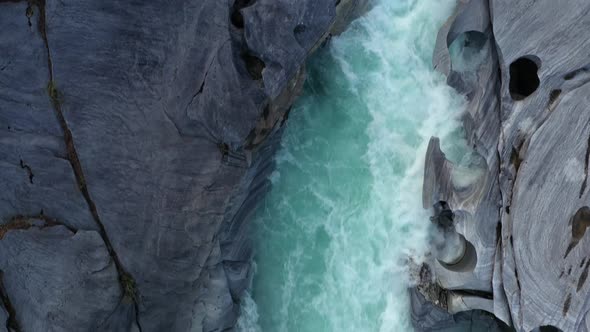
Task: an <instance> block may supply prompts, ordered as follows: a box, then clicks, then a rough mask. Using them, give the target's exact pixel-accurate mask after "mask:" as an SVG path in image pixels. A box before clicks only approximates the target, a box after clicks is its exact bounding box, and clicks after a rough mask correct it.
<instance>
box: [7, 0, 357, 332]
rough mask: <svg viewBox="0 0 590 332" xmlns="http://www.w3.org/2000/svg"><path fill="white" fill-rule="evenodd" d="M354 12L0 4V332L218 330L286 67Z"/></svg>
mask: <svg viewBox="0 0 590 332" xmlns="http://www.w3.org/2000/svg"><path fill="white" fill-rule="evenodd" d="M366 2H367V1H365V0H348V1H346V0H343V1H334V0H321V1H316V0H313V1H312V0H309V1H308V0H297V1H295V0H279V1H277V0H258V1H255V0H235V1H232V0H230V1H217V0H204V1H203V0H198V1H197V0H181V1H176V2H174V4H173V5H171V3H170V2H169V1H160V0H155V1H148V2H121V1H110V0H106V1H98V2H97V1H88V0H81V1H71V0H60V1H52V0H49V1H46V0H31V1H18V0H0V55H1V57H0V184H1V187H2V189H3V190H2V191H0V270H1V271H2V273H1V276H2V283H1V285H2V287H0V288H1V289H0V290H1V291H0V295H2V296H1V298H2V303H1V304H0V320H2V321H3V322H4V321H6V322H7V323H6V324H0V326H1V327H0V329H4V326H6V327H7V328H9V329H11V330H14V331H96V330H109V331H144V332H145V331H213V330H218V331H221V330H226V329H230V328H232V326H233V325H234V323H235V320H236V317H237V314H238V310H239V306H238V303H239V300H240V296H241V294H242V291H243V290H244V289H245V287H246V286H247V285H248V282H249V277H250V255H251V252H250V245H249V244H248V241H247V237H246V233H245V231H246V226H247V225H246V224H245V220H246V219H247V216H248V214H249V213H250V212H251V211H252V209H253V207H254V206H255V203H256V202H257V201H258V200H259V198H260V197H261V195H263V194H264V193H265V191H266V190H267V188H268V185H269V184H268V181H267V180H266V175H268V174H269V172H271V171H272V167H273V165H272V161H271V158H270V156H271V155H272V153H273V151H274V149H275V148H276V146H277V142H278V139H279V137H280V132H281V130H280V127H281V125H282V123H283V122H284V121H285V120H286V116H287V114H288V110H289V107H290V106H291V104H292V103H293V101H294V99H295V98H296V96H297V94H298V93H299V91H300V90H301V87H302V83H303V81H304V68H303V66H304V62H305V60H306V58H307V57H308V56H309V54H310V53H311V52H312V51H313V50H314V49H315V48H316V47H317V46H319V45H320V44H321V43H322V42H323V41H324V40H326V38H327V37H329V35H330V33H337V32H339V31H341V30H342V29H343V27H344V26H345V25H346V22H348V21H349V20H351V19H352V18H354V17H355V15H356V14H357V13H359V12H360V11H361V10H362V8H363V7H364V5H365V4H366Z"/></svg>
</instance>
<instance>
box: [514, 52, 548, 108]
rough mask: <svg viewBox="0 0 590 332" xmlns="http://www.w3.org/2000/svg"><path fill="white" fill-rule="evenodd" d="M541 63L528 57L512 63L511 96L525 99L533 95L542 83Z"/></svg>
mask: <svg viewBox="0 0 590 332" xmlns="http://www.w3.org/2000/svg"><path fill="white" fill-rule="evenodd" d="M538 71H539V65H538V64H537V62H535V61H533V60H532V59H530V58H528V57H522V58H519V59H517V60H516V61H514V62H513V63H511V64H510V84H509V87H508V88H509V90H510V96H511V97H512V99H514V100H523V99H525V98H526V97H528V96H530V95H532V94H533V93H534V92H535V91H537V89H538V88H539V85H540V84H541V81H540V80H539V75H538Z"/></svg>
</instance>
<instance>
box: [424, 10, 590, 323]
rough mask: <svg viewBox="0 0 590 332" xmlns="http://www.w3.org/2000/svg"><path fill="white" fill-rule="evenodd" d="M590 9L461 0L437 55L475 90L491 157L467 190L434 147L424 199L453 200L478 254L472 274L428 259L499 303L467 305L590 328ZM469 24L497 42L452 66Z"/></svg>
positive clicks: (472, 100) (443, 277)
mask: <svg viewBox="0 0 590 332" xmlns="http://www.w3.org/2000/svg"><path fill="white" fill-rule="evenodd" d="M589 10H590V4H588V3H587V2H585V1H571V2H567V3H565V2H564V3H557V2H555V1H549V0H537V1H533V0H531V1H519V2H514V1H506V0H490V1H489V4H488V1H484V0H470V1H462V2H460V4H459V5H458V7H457V10H456V13H455V15H453V17H451V18H450V19H449V21H448V22H447V24H445V26H443V28H442V29H441V31H440V33H439V38H438V42H437V47H436V51H435V55H434V64H435V68H437V69H438V70H440V71H441V72H442V73H443V74H445V75H447V77H448V82H449V84H451V85H452V86H453V87H455V88H456V89H457V90H458V91H460V92H463V93H465V94H466V95H467V98H468V100H469V104H468V107H467V110H466V112H465V115H464V118H463V123H464V127H465V129H466V134H467V139H468V142H469V144H470V145H471V146H473V148H474V151H475V152H476V153H477V154H478V155H480V156H481V157H482V159H484V160H485V164H486V167H484V168H483V170H484V174H483V175H482V176H481V177H480V178H479V180H478V181H475V182H474V183H472V184H471V185H470V186H469V188H468V190H465V189H464V190H457V186H456V183H455V182H456V181H454V180H453V176H452V174H453V167H454V166H453V165H451V164H450V163H449V162H448V161H447V160H446V159H445V158H444V154H442V152H441V151H440V150H437V149H436V148H432V149H429V154H428V156H427V166H426V170H425V175H426V176H425V184H424V197H425V201H424V204H425V206H430V205H432V203H433V202H434V201H436V200H443V199H444V200H449V204H450V205H451V208H452V209H453V210H455V211H456V213H457V214H458V216H459V217H458V221H457V222H456V225H455V227H456V230H457V232H459V233H460V234H463V235H464V236H465V238H466V239H467V240H468V241H469V242H470V243H472V244H473V246H474V248H475V250H476V253H477V266H476V268H475V269H474V272H473V273H472V274H471V275H465V273H464V271H453V269H452V268H451V269H449V267H448V266H447V267H445V266H443V265H441V264H440V263H438V262H436V261H433V262H430V264H431V265H432V266H433V267H434V270H435V272H436V273H437V278H439V280H440V284H441V285H443V286H444V288H448V289H456V290H461V289H465V290H474V288H473V286H474V285H476V284H477V283H479V282H481V283H484V284H486V285H487V288H488V289H489V290H491V292H489V290H488V293H487V294H488V295H486V296H485V297H489V296H490V295H491V298H492V301H493V305H492V306H490V305H489V304H484V303H486V301H483V302H482V300H477V301H472V302H471V303H470V301H471V300H476V299H470V301H463V303H462V305H465V309H469V308H476V309H484V310H487V311H489V312H492V313H494V314H495V315H496V316H497V317H498V318H499V319H501V320H503V321H504V322H506V323H508V324H510V325H512V326H514V328H515V329H516V330H518V331H525V332H529V331H531V330H533V329H536V328H538V327H541V326H551V327H556V328H559V329H560V330H562V331H588V330H589V329H588V319H587V315H588V312H590V307H589V305H590V303H589V299H590V296H589V294H588V292H589V286H588V285H587V284H586V279H587V275H588V266H590V263H589V261H590V254H589V253H590V247H588V246H589V245H590V244H588V241H587V239H586V236H585V230H586V227H587V226H588V225H590V221H589V220H590V218H588V217H589V215H588V208H587V206H588V199H589V196H588V188H587V185H586V182H587V179H586V177H587V171H588V167H587V165H588V163H589V161H588V158H589V157H588V151H590V148H589V143H588V136H589V135H590V133H589V132H590V127H589V126H590V125H589V123H590V118H589V116H588V114H587V112H585V111H584V110H585V109H586V107H587V105H588V95H589V92H590V90H589V89H590V87H589V85H588V84H587V83H588V82H590V67H589V66H588V65H589V62H588V57H587V54H588V52H589V51H590V41H588V38H587V31H588V28H590V19H589V18H588V15H586V14H587V12H588V11H589ZM462 33H463V34H468V35H470V36H471V37H476V38H481V37H482V36H485V38H486V39H487V40H488V42H489V43H490V45H489V46H486V47H484V48H483V49H482V51H481V52H484V53H482V54H484V55H483V57H482V58H483V59H484V61H483V62H481V63H480V64H479V65H478V66H476V67H475V69H472V70H470V71H467V72H461V71H459V70H455V69H454V67H453V61H452V59H451V56H450V53H449V51H448V47H449V46H450V45H451V43H452V42H453V41H454V40H455V39H456V38H457V36H459V35H460V34H462ZM434 142H436V141H434ZM437 146H438V145H436V146H435V147H437ZM478 166H480V165H478ZM478 169H481V167H478ZM484 179H485V180H484ZM462 193H466V194H462ZM498 221H500V223H498ZM494 228H495V229H496V230H497V231H496V232H494V231H493V229H494ZM480 264H481V265H482V266H481V267H480ZM477 290H483V289H481V288H477ZM476 295H477V294H476ZM480 296H483V295H480Z"/></svg>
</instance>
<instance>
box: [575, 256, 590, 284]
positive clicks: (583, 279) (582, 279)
mask: <svg viewBox="0 0 590 332" xmlns="http://www.w3.org/2000/svg"><path fill="white" fill-rule="evenodd" d="M582 263H583V261H582ZM582 265H584V264H582ZM580 267H582V266H580ZM589 268H590V260H589V261H588V262H586V266H584V270H583V271H582V274H581V275H580V278H579V279H578V287H577V288H576V292H579V291H580V290H582V287H584V284H586V279H588V269H589Z"/></svg>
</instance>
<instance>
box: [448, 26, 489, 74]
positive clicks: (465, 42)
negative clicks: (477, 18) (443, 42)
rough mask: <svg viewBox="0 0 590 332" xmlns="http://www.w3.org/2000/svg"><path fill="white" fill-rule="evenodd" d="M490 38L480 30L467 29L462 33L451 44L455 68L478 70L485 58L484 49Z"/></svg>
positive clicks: (465, 70) (460, 70)
mask: <svg viewBox="0 0 590 332" xmlns="http://www.w3.org/2000/svg"><path fill="white" fill-rule="evenodd" d="M487 42H488V38H487V37H486V35H485V34H483V33H481V32H479V31H467V32H464V33H462V34H460V35H459V36H458V37H457V38H455V40H453V42H452V43H451V44H450V45H449V53H450V55H451V63H452V64H453V70H455V71H458V72H469V71H474V70H476V69H477V68H478V67H479V65H481V64H482V63H483V61H484V59H485V56H486V54H487V52H485V51H484V48H485V46H486V43H487Z"/></svg>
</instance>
